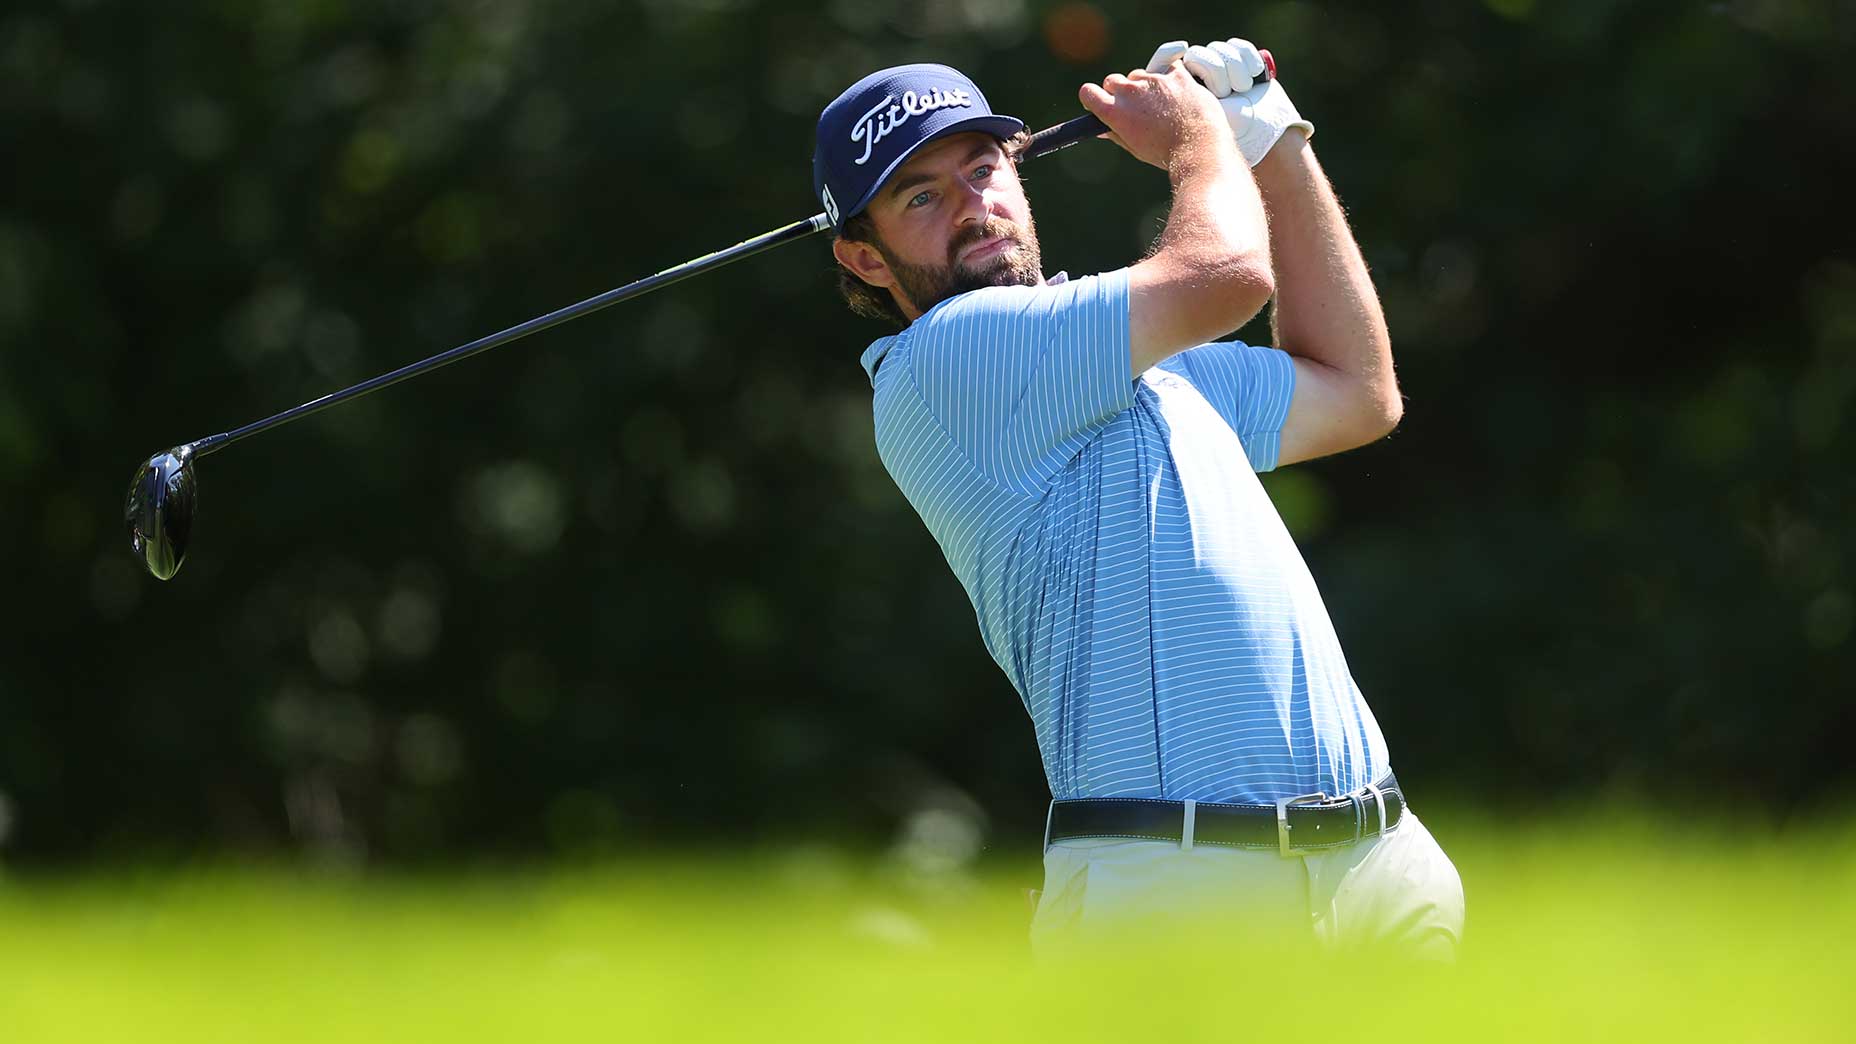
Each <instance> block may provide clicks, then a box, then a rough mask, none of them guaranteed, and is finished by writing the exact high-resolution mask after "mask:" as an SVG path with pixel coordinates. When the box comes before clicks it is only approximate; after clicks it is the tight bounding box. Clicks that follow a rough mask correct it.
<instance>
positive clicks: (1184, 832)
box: [1179, 798, 1199, 852]
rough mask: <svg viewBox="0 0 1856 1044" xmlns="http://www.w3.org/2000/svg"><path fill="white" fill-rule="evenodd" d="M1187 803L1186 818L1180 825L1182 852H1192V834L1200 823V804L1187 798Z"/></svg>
mask: <svg viewBox="0 0 1856 1044" xmlns="http://www.w3.org/2000/svg"><path fill="white" fill-rule="evenodd" d="M1185 803H1186V818H1185V821H1184V822H1182V823H1181V824H1180V825H1179V847H1180V850H1181V851H1185V852H1190V851H1192V832H1193V829H1194V828H1195V827H1197V826H1198V822H1199V803H1198V802H1197V801H1194V800H1192V799H1191V798H1187V799H1186V802H1185Z"/></svg>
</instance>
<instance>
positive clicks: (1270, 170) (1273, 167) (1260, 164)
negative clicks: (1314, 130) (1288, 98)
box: [1254, 127, 1314, 183]
mask: <svg viewBox="0 0 1856 1044" xmlns="http://www.w3.org/2000/svg"><path fill="white" fill-rule="evenodd" d="M1313 149H1314V145H1313V144H1312V143H1310V142H1309V140H1308V134H1307V132H1305V131H1303V130H1302V129H1301V128H1300V127H1290V128H1288V129H1287V130H1285V131H1283V132H1282V137H1280V138H1277V139H1276V144H1274V145H1271V146H1270V150H1269V151H1268V152H1266V153H1264V154H1263V158H1262V159H1261V160H1258V161H1257V165H1256V167H1255V168H1254V169H1255V170H1256V172H1257V180H1258V182H1259V183H1261V182H1262V181H1263V180H1264V179H1266V178H1271V177H1272V176H1273V175H1279V174H1289V173H1291V172H1292V171H1293V170H1294V168H1295V167H1296V166H1299V165H1300V163H1301V161H1302V157H1303V156H1304V155H1305V154H1306V153H1308V152H1310V151H1312V150H1313Z"/></svg>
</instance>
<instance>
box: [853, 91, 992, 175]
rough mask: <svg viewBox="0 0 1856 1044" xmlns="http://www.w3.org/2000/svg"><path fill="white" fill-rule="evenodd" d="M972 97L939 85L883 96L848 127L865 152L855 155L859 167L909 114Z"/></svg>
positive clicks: (968, 100)
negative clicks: (920, 90)
mask: <svg viewBox="0 0 1856 1044" xmlns="http://www.w3.org/2000/svg"><path fill="white" fill-rule="evenodd" d="M972 104H973V96H972V95H970V94H968V93H967V92H966V91H961V90H953V91H944V90H942V89H941V88H939V87H936V88H935V89H934V90H932V91H929V92H927V93H926V94H916V93H915V92H914V91H903V92H902V97H901V99H900V100H898V99H897V97H896V96H895V95H893V94H889V95H884V97H883V100H882V101H880V102H877V103H876V104H875V105H874V106H872V107H871V109H870V111H869V112H866V113H864V114H863V115H862V116H859V117H857V125H856V126H854V127H852V128H851V140H852V141H861V142H863V143H864V154H863V155H861V156H859V157H857V163H858V165H859V166H861V165H862V164H863V162H864V161H865V160H867V159H869V158H870V150H871V149H872V148H874V147H875V146H876V143H877V142H879V141H882V140H883V139H884V138H886V137H888V136H889V132H890V131H893V130H895V129H896V128H897V127H900V126H902V125H903V124H904V123H907V122H908V121H909V117H911V116H920V115H921V114H922V113H924V112H933V111H934V110H936V109H944V108H946V107H948V106H950V105H972Z"/></svg>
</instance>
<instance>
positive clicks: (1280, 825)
mask: <svg viewBox="0 0 1856 1044" xmlns="http://www.w3.org/2000/svg"><path fill="white" fill-rule="evenodd" d="M1327 799H1328V796H1327V794H1326V793H1325V792H1317V793H1314V794H1303V795H1302V796H1301V797H1292V798H1278V799H1277V801H1276V850H1277V851H1278V852H1280V853H1282V857H1283V858H1284V859H1290V858H1294V857H1297V856H1306V855H1307V854H1308V853H1307V852H1297V851H1296V850H1295V849H1293V848H1290V847H1289V806H1290V805H1313V804H1317V803H1319V802H1323V801H1326V800H1327Z"/></svg>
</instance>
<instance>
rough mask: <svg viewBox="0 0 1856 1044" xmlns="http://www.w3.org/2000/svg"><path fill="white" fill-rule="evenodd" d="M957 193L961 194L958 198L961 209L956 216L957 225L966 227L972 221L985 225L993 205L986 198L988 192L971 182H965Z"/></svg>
mask: <svg viewBox="0 0 1856 1044" xmlns="http://www.w3.org/2000/svg"><path fill="white" fill-rule="evenodd" d="M957 191H958V192H959V193H960V195H959V196H957V197H956V198H957V199H958V200H959V202H960V209H959V211H958V212H957V213H956V215H955V218H954V223H955V224H957V225H964V224H967V223H968V222H970V221H978V222H981V223H984V222H985V221H986V219H987V218H988V217H990V216H991V214H992V204H991V202H990V201H989V200H988V199H987V198H986V190H985V189H984V188H982V187H980V186H978V185H975V184H974V183H973V182H971V181H964V180H963V181H961V183H960V188H959V189H958V190H957Z"/></svg>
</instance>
